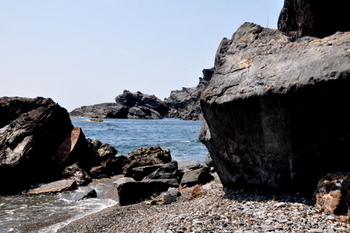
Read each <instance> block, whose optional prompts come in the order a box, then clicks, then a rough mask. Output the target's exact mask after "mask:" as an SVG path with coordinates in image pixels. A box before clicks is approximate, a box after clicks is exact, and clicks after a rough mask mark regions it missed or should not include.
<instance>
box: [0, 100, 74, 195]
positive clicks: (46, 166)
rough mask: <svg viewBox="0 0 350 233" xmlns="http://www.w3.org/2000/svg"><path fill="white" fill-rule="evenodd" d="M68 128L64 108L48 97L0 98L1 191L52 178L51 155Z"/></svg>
mask: <svg viewBox="0 0 350 233" xmlns="http://www.w3.org/2000/svg"><path fill="white" fill-rule="evenodd" d="M72 129H73V125H72V124H71V121H70V119H69V115H68V112H67V111H66V110H65V109H64V108H61V107H60V106H59V105H58V104H56V103H54V102H53V101H52V100H51V99H44V98H40V97H38V98H35V99H29V98H19V97H2V98H0V177H1V178H0V186H1V191H2V192H3V191H6V192H7V191H9V192H10V191H14V190H18V189H21V188H24V187H25V186H27V185H29V184H33V183H36V182H45V181H51V180H53V179H54V177H55V176H57V172H56V170H55V169H53V168H55V167H54V164H53V162H52V158H53V156H55V155H56V153H57V150H58V148H59V147H60V145H61V143H62V142H63V141H64V140H65V139H66V137H67V135H68V134H69V133H70V132H71V131H72Z"/></svg>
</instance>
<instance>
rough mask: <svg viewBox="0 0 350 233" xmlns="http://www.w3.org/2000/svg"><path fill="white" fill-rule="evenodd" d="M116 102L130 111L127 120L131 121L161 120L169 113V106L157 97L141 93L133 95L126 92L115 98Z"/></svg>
mask: <svg viewBox="0 0 350 233" xmlns="http://www.w3.org/2000/svg"><path fill="white" fill-rule="evenodd" d="M115 102H116V103H117V104H118V105H122V106H125V107H126V108H127V109H128V114H127V118H131V119H161V118H163V116H165V115H166V114H167V112H168V106H167V105H166V104H164V103H163V101H161V100H160V99H158V98H157V97H156V96H155V95H147V94H143V93H141V92H139V91H138V92H135V93H131V92H130V91H128V90H124V92H123V94H121V95H118V96H117V97H116V98H115Z"/></svg>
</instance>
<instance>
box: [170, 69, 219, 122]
mask: <svg viewBox="0 0 350 233" xmlns="http://www.w3.org/2000/svg"><path fill="white" fill-rule="evenodd" d="M213 72H214V68H211V69H204V70H203V71H202V73H203V77H202V78H199V83H198V85H197V86H196V87H190V88H186V87H183V88H182V90H175V91H172V92H171V93H170V97H168V98H166V99H165V100H164V103H165V104H166V105H167V106H168V107H169V112H168V114H167V115H166V117H169V118H179V119H182V120H202V119H203V117H202V110H201V107H200V101H199V100H200V96H201V94H202V92H203V90H204V89H205V87H206V86H207V85H208V83H209V81H210V79H211V77H212V75H213Z"/></svg>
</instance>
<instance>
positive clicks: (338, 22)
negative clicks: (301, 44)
mask: <svg viewBox="0 0 350 233" xmlns="http://www.w3.org/2000/svg"><path fill="white" fill-rule="evenodd" d="M347 15H348V2H347V1H346V0H335V1H332V2H329V1H326V0H285V1H284V6H283V8H282V11H281V14H280V17H279V20H278V29H279V30H280V31H282V32H285V33H286V34H287V35H288V36H291V37H293V38H300V37H303V36H315V37H325V36H329V35H331V34H334V33H335V32H337V31H350V24H349V20H348V17H347Z"/></svg>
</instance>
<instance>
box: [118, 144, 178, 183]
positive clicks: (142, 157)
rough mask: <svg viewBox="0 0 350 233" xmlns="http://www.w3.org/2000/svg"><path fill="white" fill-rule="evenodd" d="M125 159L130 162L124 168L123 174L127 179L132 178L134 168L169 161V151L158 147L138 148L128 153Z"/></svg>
mask: <svg viewBox="0 0 350 233" xmlns="http://www.w3.org/2000/svg"><path fill="white" fill-rule="evenodd" d="M127 158H128V159H129V160H130V161H131V162H130V163H129V164H127V165H125V166H124V168H123V171H124V172H123V173H124V174H125V176H129V177H132V174H133V173H132V169H133V168H134V167H141V166H147V165H156V164H164V163H169V162H170V161H171V155H170V151H169V150H168V149H162V148H160V147H159V146H153V147H146V148H140V149H138V150H135V151H132V152H130V153H129V154H128V155H127Z"/></svg>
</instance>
